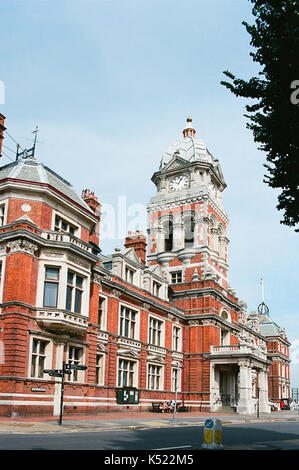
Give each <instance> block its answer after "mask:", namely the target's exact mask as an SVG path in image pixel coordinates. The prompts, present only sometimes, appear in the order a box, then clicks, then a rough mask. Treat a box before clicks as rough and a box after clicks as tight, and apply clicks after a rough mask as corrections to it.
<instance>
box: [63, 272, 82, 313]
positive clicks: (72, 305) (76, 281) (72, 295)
mask: <svg viewBox="0 0 299 470" xmlns="http://www.w3.org/2000/svg"><path fill="white" fill-rule="evenodd" d="M83 282H84V278H83V277H82V276H80V275H79V274H76V273H74V272H73V271H70V270H68V273H67V288H66V304H65V308H66V310H70V311H71V312H75V313H81V307H82V294H83Z"/></svg>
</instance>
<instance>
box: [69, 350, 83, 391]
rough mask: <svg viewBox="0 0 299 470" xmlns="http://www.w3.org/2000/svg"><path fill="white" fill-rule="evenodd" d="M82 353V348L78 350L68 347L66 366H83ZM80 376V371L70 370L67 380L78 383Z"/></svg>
mask: <svg viewBox="0 0 299 470" xmlns="http://www.w3.org/2000/svg"><path fill="white" fill-rule="evenodd" d="M83 353H84V351H83V348H80V347H78V346H69V349H68V364H75V365H78V364H81V365H84V364H83V362H82V361H83V357H84V354H83ZM80 373H81V374H82V371H80V370H72V373H71V374H70V375H69V376H68V378H67V380H70V381H72V382H78V381H79V380H80V375H81V374H80Z"/></svg>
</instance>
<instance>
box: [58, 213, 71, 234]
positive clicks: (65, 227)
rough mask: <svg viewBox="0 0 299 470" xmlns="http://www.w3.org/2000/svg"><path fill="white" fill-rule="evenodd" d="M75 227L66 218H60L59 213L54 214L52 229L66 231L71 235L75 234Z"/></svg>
mask: <svg viewBox="0 0 299 470" xmlns="http://www.w3.org/2000/svg"><path fill="white" fill-rule="evenodd" d="M76 229H77V227H76V226H75V225H72V224H70V223H69V222H68V221H67V220H65V219H62V218H61V217H60V216H59V215H56V216H55V225H54V230H56V231H57V232H67V233H70V234H71V235H75V233H76Z"/></svg>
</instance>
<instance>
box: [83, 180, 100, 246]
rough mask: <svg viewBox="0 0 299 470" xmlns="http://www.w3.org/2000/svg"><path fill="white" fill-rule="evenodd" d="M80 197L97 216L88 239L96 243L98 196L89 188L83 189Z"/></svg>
mask: <svg viewBox="0 0 299 470" xmlns="http://www.w3.org/2000/svg"><path fill="white" fill-rule="evenodd" d="M81 198H82V199H83V201H84V202H86V204H87V205H88V207H89V208H90V209H91V210H92V212H94V213H95V215H96V216H97V217H98V222H97V224H96V228H95V230H94V231H93V233H91V234H90V241H91V242H93V243H96V244H97V245H98V244H99V241H100V221H101V204H100V203H99V201H98V198H97V197H96V196H95V195H94V193H93V192H91V191H90V189H83V191H82V195H81Z"/></svg>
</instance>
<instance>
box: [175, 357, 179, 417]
mask: <svg viewBox="0 0 299 470" xmlns="http://www.w3.org/2000/svg"><path fill="white" fill-rule="evenodd" d="M179 376H180V363H179V362H177V376H176V378H175V398H174V410H173V420H174V419H175V414H176V404H177V398H178V378H179Z"/></svg>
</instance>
